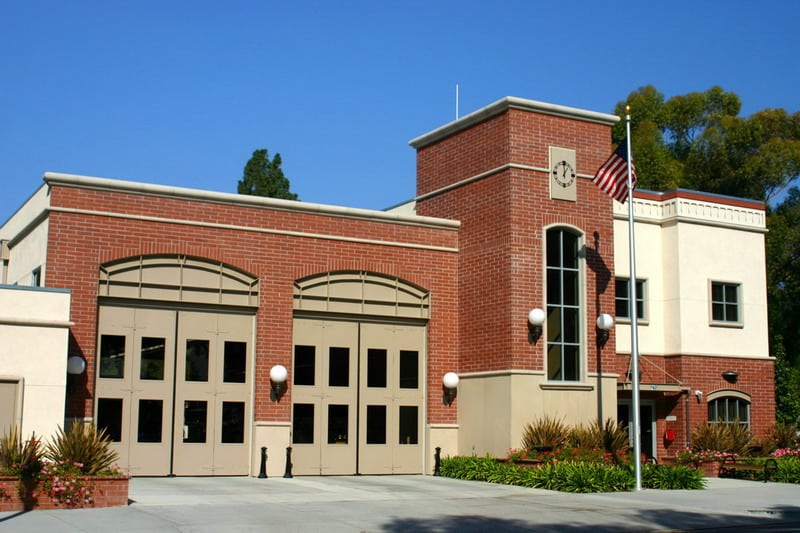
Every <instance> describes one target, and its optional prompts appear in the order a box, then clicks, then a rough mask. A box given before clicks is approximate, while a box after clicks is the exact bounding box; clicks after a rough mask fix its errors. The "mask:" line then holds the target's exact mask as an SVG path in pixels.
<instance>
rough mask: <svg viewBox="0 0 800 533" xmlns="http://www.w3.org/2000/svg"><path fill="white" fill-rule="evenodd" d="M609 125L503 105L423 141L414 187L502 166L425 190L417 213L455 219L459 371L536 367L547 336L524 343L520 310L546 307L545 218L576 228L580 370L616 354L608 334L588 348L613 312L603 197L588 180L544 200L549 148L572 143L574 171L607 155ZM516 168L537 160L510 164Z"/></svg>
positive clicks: (607, 203)
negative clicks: (580, 258)
mask: <svg viewBox="0 0 800 533" xmlns="http://www.w3.org/2000/svg"><path fill="white" fill-rule="evenodd" d="M610 135H611V131H610V128H609V126H607V125H602V124H595V123H590V122H585V121H582V120H577V119H570V118H564V117H554V116H549V115H543V114H538V113H533V112H530V111H524V110H518V109H508V110H506V111H505V112H503V113H501V114H499V115H496V116H494V117H491V118H489V119H487V120H486V121H484V122H481V123H479V124H476V125H473V126H471V127H468V128H466V129H464V130H461V131H458V132H456V133H454V134H453V135H451V136H449V137H446V138H444V139H442V140H439V141H438V142H435V143H433V144H429V145H427V146H423V147H421V148H420V149H419V151H418V154H417V179H418V185H417V194H418V195H420V196H422V195H426V194H428V193H431V192H433V191H436V190H438V189H440V188H442V187H447V186H449V185H452V184H455V183H458V182H460V181H462V180H465V179H468V178H472V177H474V176H476V175H478V174H481V173H485V172H489V171H491V170H493V169H498V168H500V169H501V170H499V171H498V172H496V173H494V174H492V175H491V176H489V177H486V178H483V179H480V180H477V181H473V182H470V183H468V184H466V185H462V186H460V187H457V188H454V189H451V190H448V191H446V192H443V193H440V194H435V195H432V196H429V197H423V198H422V199H421V200H419V201H418V203H417V212H418V213H419V214H421V215H429V216H437V217H443V218H451V219H455V220H460V221H461V224H462V226H461V233H460V245H461V252H460V254H459V263H458V277H459V285H458V286H459V299H460V302H461V306H460V317H459V319H460V320H459V332H460V342H459V346H460V348H459V353H460V355H461V364H460V367H459V369H460V371H461V372H473V371H489V370H499V369H510V368H515V369H531V370H542V369H543V368H544V363H543V361H544V353H545V343H544V342H539V343H538V344H537V345H535V346H532V345H530V344H529V343H528V326H527V316H528V311H530V309H532V308H534V307H540V308H544V306H545V301H544V293H543V288H544V258H543V255H542V254H543V244H544V233H545V230H546V227H547V226H550V225H569V226H573V227H575V228H576V229H578V230H579V231H581V232H582V233H583V234H584V239H585V245H586V249H585V251H586V259H587V262H586V264H587V268H586V269H585V273H586V277H585V279H584V283H585V292H584V294H585V297H586V299H587V302H586V303H587V305H586V306H585V309H586V314H585V316H584V318H583V319H584V320H585V321H586V328H585V329H586V331H587V334H588V339H587V341H588V342H587V346H589V347H591V348H590V349H588V353H587V356H588V360H587V363H588V371H590V372H593V371H596V370H599V369H600V367H601V365H600V363H599V362H602V360H603V357H604V356H605V357H610V356H611V354H613V353H614V342H613V338H612V339H611V340H610V342H609V343H608V344H607V345H606V347H605V348H604V349H603V350H599V349H597V348H595V346H596V343H595V328H594V322H595V320H596V317H597V315H598V314H599V313H603V312H605V313H613V309H614V307H613V305H614V293H613V284H612V283H611V282H612V281H613V272H612V270H613V264H614V256H613V253H614V249H613V233H612V232H613V226H612V211H611V199H609V198H608V197H607V196H606V195H605V194H603V193H602V192H601V191H600V190H599V189H598V188H597V187H595V186H594V185H593V184H592V183H591V182H590V181H589V180H587V179H579V180H578V183H577V185H576V186H577V202H565V201H560V200H551V199H550V194H549V171H547V170H544V171H542V170H536V169H547V168H548V167H549V164H550V162H549V146H559V147H564V148H572V149H575V150H576V163H577V171H578V173H579V174H586V175H591V174H593V173H594V171H595V170H596V169H597V167H599V166H600V164H602V162H603V161H604V160H605V158H607V157H608V154H609V153H610V146H611V142H610ZM516 165H519V166H522V167H536V169H530V168H518V167H517V166H516Z"/></svg>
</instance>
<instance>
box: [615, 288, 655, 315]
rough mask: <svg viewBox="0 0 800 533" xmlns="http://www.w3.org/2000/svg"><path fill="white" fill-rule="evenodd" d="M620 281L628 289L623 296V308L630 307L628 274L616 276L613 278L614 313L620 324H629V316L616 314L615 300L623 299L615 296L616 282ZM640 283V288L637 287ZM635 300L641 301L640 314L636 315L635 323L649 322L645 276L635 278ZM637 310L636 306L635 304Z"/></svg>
mask: <svg viewBox="0 0 800 533" xmlns="http://www.w3.org/2000/svg"><path fill="white" fill-rule="evenodd" d="M620 281H623V282H625V286H626V287H627V289H628V294H627V295H626V296H625V298H624V300H625V309H627V310H629V309H630V300H631V278H630V276H617V277H616V278H614V313H615V314H616V321H617V322H619V323H622V324H630V323H631V322H632V320H631V317H629V316H620V315H619V314H617V312H616V311H617V302H618V301H621V300H623V298H620V297H619V296H617V286H616V284H617V283H618V282H620ZM639 284H641V289H640V287H639ZM636 285H637V286H636V302H637V304H638V303H639V302H641V303H642V316H640V317H638V320H637V324H649V323H650V313H649V312H648V308H647V300H648V298H647V293H648V283H647V278H636ZM637 311H638V306H637Z"/></svg>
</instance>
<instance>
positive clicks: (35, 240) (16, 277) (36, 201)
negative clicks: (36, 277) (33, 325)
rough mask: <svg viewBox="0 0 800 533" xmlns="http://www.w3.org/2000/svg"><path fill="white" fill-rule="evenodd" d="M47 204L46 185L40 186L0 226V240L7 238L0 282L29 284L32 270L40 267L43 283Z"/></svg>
mask: <svg viewBox="0 0 800 533" xmlns="http://www.w3.org/2000/svg"><path fill="white" fill-rule="evenodd" d="M49 205H50V197H49V196H48V188H47V186H45V185H43V186H42V187H40V188H39V189H38V190H37V191H36V192H35V193H34V194H33V196H31V198H30V199H29V200H28V201H27V202H26V203H25V204H23V205H22V207H20V208H19V209H18V210H17V211H16V212H15V213H14V214H13V215H12V216H11V218H9V219H8V220H7V221H6V222H5V223H4V224H3V225H2V226H0V240H4V241H10V245H9V262H8V265H4V264H0V283H7V284H9V285H14V284H16V285H27V286H30V285H31V284H32V274H33V270H34V269H35V268H37V267H41V269H42V270H41V284H42V285H44V283H45V276H46V268H45V257H46V254H47V230H48V221H47V218H46V215H47V208H48V207H49Z"/></svg>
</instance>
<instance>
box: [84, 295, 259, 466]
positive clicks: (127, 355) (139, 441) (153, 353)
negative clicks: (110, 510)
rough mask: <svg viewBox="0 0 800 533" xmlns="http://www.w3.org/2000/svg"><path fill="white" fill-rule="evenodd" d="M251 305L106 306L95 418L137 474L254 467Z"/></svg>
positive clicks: (101, 316) (103, 308)
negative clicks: (223, 308)
mask: <svg viewBox="0 0 800 533" xmlns="http://www.w3.org/2000/svg"><path fill="white" fill-rule="evenodd" d="M253 320H254V317H253V316H252V315H245V314H234V313H217V312H200V311H184V310H169V309H149V308H143V307H142V308H138V307H116V306H110V305H104V306H101V307H100V312H99V325H98V353H97V358H96V361H97V364H96V369H95V371H96V395H95V396H96V401H95V407H94V409H95V413H94V416H95V420H96V423H97V426H98V427H101V428H104V429H105V430H106V431H107V433H108V434H109V436H110V437H111V439H112V441H113V448H114V449H115V450H116V451H117V453H118V454H119V465H120V467H122V468H123V469H126V470H128V471H129V472H130V473H131V474H132V475H169V474H174V475H246V474H247V473H248V470H249V469H248V466H249V460H248V458H249V445H248V443H249V441H250V430H251V424H250V421H251V420H252V400H251V392H250V389H251V382H252V372H253V370H252V360H253V353H252V338H253Z"/></svg>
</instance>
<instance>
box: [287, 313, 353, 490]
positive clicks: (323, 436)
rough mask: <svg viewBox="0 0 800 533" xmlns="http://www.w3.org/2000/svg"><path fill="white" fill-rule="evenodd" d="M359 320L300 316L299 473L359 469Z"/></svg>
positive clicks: (295, 403) (295, 408) (295, 410)
mask: <svg viewBox="0 0 800 533" xmlns="http://www.w3.org/2000/svg"><path fill="white" fill-rule="evenodd" d="M357 340H358V324H356V323H354V322H335V321H326V320H296V321H295V328H294V365H293V376H294V379H293V389H292V420H293V423H292V435H293V437H292V447H293V448H292V454H293V457H292V463H293V464H294V465H295V467H294V472H295V473H297V474H315V475H320V474H328V475H337V474H353V473H355V471H356V414H357V413H356V405H357V403H356V399H357V391H358V383H357V373H356V368H357V366H358V346H357Z"/></svg>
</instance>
